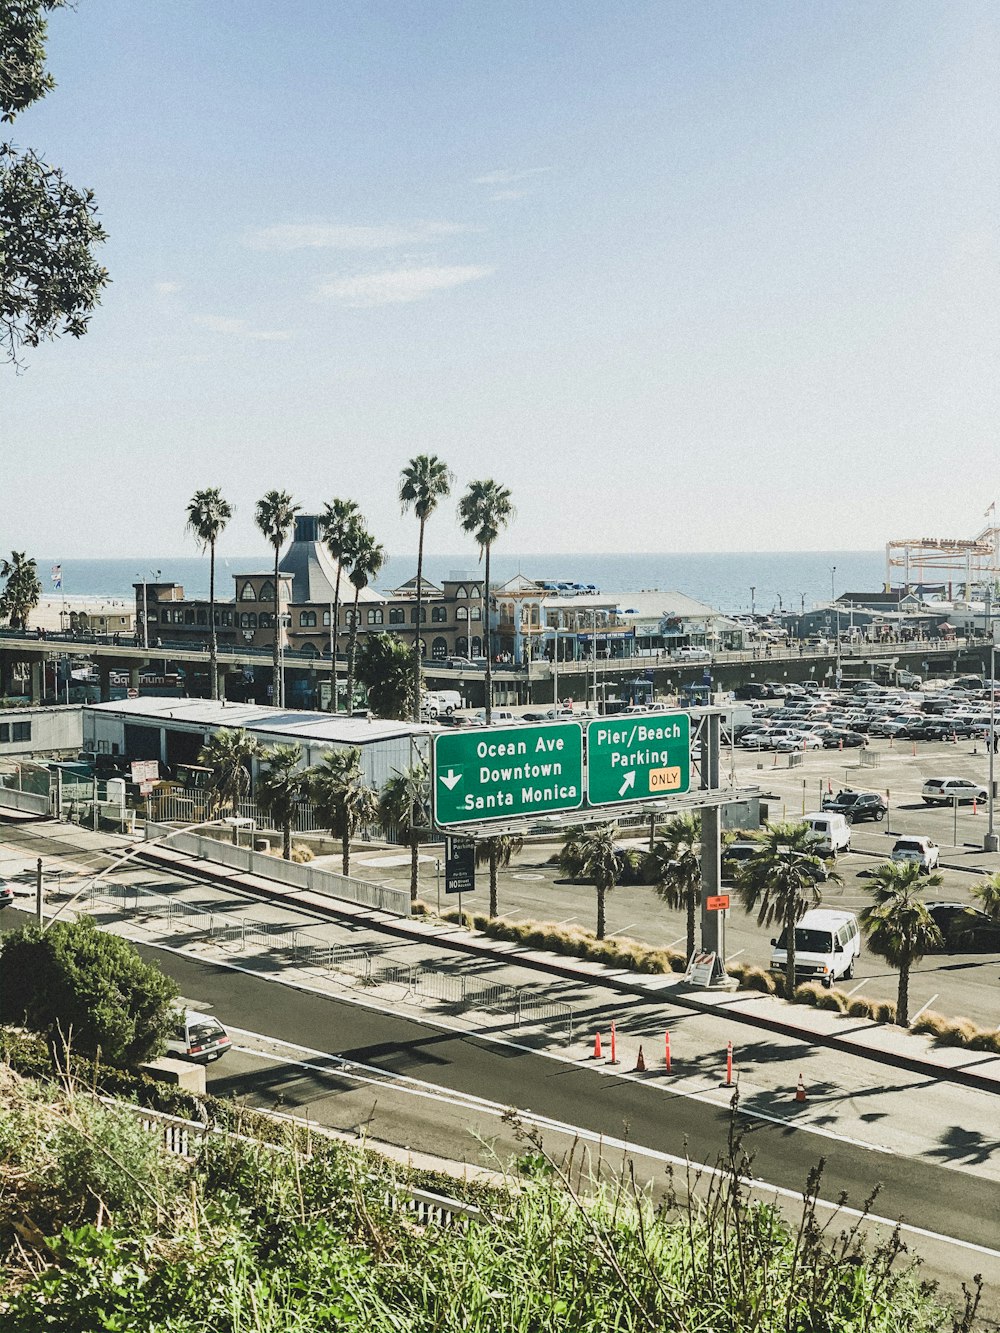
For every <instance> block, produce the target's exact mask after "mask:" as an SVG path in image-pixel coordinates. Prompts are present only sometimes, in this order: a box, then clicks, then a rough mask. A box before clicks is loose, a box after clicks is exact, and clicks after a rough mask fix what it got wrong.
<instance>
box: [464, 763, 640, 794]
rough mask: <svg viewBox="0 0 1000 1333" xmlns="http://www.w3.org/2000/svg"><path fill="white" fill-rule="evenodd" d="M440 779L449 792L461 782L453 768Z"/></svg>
mask: <svg viewBox="0 0 1000 1333" xmlns="http://www.w3.org/2000/svg"><path fill="white" fill-rule="evenodd" d="M632 777H633V778H634V777H635V774H634V773H633V774H632ZM440 778H441V781H442V782H443V783H444V785H445V786H446V787H447V788H448V790H449V791H454V789H455V788H456V787H457V786H458V784H459V783H460V782H461V781H462V775H461V773H456V772H455V770H454V769H453V768H449V769H448V772H447V773H442V774H440Z"/></svg>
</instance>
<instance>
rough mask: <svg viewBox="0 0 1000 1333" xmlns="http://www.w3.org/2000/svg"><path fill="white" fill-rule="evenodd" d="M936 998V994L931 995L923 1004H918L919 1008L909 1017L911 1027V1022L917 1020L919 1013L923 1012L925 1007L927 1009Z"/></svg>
mask: <svg viewBox="0 0 1000 1333" xmlns="http://www.w3.org/2000/svg"><path fill="white" fill-rule="evenodd" d="M936 999H937V996H936V995H932V996H931V998H930V999H929V1000H928V1001H927V1002H926V1003H925V1004H922V1005H921V1006H920V1008H919V1009H918V1010H917V1012H916V1013H915V1014H914V1015H913V1017H912V1018H911V1019H910V1026H911V1027H912V1026H913V1024H914V1023H915V1022H916V1021H917V1019H918V1018H919V1017H920V1015H921V1014H922V1013H923V1012H924V1010H925V1009H929V1008H930V1006H931V1005H932V1004H933V1003H934V1001H935V1000H936Z"/></svg>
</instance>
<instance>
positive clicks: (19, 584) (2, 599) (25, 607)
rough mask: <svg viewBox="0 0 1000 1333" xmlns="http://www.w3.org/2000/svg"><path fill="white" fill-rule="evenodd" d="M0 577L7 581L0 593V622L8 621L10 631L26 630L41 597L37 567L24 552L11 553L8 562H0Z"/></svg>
mask: <svg viewBox="0 0 1000 1333" xmlns="http://www.w3.org/2000/svg"><path fill="white" fill-rule="evenodd" d="M0 576H2V577H3V578H5V579H6V580H7V586H6V587H5V588H4V590H3V593H0V620H9V621H10V627H11V629H27V628H28V617H29V616H30V615H31V613H32V611H34V609H35V607H36V606H37V605H38V603H39V602H40V601H41V597H42V585H41V583H40V581H39V578H38V566H37V565H36V563H35V561H34V560H29V559H28V558H27V556H26V555H25V553H24V551H11V553H10V559H9V560H0Z"/></svg>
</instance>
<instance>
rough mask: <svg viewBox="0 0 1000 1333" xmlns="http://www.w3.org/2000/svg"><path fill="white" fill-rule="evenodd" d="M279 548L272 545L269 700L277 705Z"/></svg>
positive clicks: (279, 615)
mask: <svg viewBox="0 0 1000 1333" xmlns="http://www.w3.org/2000/svg"><path fill="white" fill-rule="evenodd" d="M280 550H281V547H280V546H279V545H278V543H277V542H275V544H274V654H273V658H272V667H271V700H272V702H273V703H275V704H276V703H278V702H279V700H280V698H281V682H280V681H279V679H278V670H279V669H278V659H279V656H280V653H279V649H278V635H279V634H280V633H281V619H280V617H281V603H280V600H279V596H278V589H279V584H278V554H279V552H280Z"/></svg>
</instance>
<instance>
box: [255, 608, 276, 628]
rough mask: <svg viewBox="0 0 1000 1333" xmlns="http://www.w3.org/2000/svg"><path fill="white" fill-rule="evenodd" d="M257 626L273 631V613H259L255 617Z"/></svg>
mask: <svg viewBox="0 0 1000 1333" xmlns="http://www.w3.org/2000/svg"><path fill="white" fill-rule="evenodd" d="M257 624H258V625H259V626H260V628H261V629H274V612H273V611H261V613H260V615H259V616H258V617H257Z"/></svg>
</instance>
